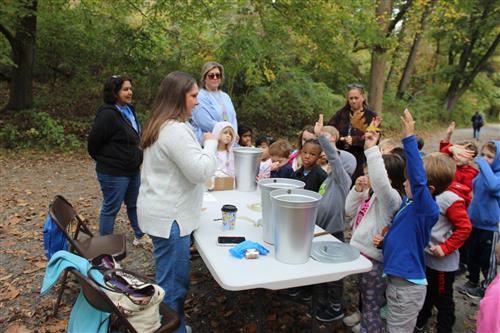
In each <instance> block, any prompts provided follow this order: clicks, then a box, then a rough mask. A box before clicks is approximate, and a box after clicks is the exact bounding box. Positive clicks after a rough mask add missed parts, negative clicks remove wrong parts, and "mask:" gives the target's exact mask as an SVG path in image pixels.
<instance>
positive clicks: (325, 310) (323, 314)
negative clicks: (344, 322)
mask: <svg viewBox="0 0 500 333" xmlns="http://www.w3.org/2000/svg"><path fill="white" fill-rule="evenodd" d="M342 318H344V312H342V307H341V306H340V305H337V306H334V305H331V304H329V305H327V306H321V305H320V306H319V307H318V310H317V311H316V319H317V320H319V321H322V322H325V323H329V322H332V321H335V320H339V319H342Z"/></svg>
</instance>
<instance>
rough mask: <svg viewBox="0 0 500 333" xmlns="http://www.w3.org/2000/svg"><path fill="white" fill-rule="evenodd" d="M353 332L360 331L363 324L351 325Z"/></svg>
mask: <svg viewBox="0 0 500 333" xmlns="http://www.w3.org/2000/svg"><path fill="white" fill-rule="evenodd" d="M351 332H352V333H359V332H361V324H359V323H358V324H356V325H354V326H353V327H351Z"/></svg>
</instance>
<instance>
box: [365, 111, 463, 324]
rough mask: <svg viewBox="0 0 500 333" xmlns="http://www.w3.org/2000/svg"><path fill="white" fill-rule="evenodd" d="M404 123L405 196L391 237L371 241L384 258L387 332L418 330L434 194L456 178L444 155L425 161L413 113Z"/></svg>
mask: <svg viewBox="0 0 500 333" xmlns="http://www.w3.org/2000/svg"><path fill="white" fill-rule="evenodd" d="M401 119H402V124H403V126H402V127H403V135H404V138H403V140H402V141H403V146H404V150H405V154H406V173H407V175H408V177H407V180H406V181H405V183H404V185H405V192H406V197H405V198H404V199H403V204H402V205H401V208H400V209H399V210H398V212H397V213H396V215H395V216H394V218H393V220H392V222H391V224H390V227H389V231H388V232H387V234H386V235H385V236H384V235H383V234H379V235H377V236H375V237H374V239H373V245H374V246H376V247H379V246H382V254H383V256H384V274H385V275H386V276H387V290H386V298H387V310H388V313H387V332H389V333H400V332H413V330H414V329H415V324H416V321H417V315H418V313H419V311H420V309H421V308H422V305H423V304H424V300H425V294H426V285H427V280H426V276H425V258H424V257H425V256H424V249H425V247H426V246H427V245H428V244H429V240H430V235H431V230H432V227H433V226H434V224H436V221H437V220H438V218H439V206H438V205H437V203H436V200H435V196H437V195H439V194H441V193H442V192H443V191H445V190H446V188H447V187H448V186H449V185H450V184H451V182H452V180H453V175H454V174H455V165H454V164H453V161H452V160H451V159H450V158H449V157H448V156H446V155H444V154H441V153H435V154H429V155H427V156H425V158H424V159H423V160H422V157H421V156H420V154H419V153H418V148H417V139H416V136H415V134H414V128H415V122H414V120H413V117H412V116H411V113H410V111H408V110H407V109H406V110H405V111H404V114H403V116H402V117H401Z"/></svg>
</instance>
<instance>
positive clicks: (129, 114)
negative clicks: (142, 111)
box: [116, 104, 139, 133]
mask: <svg viewBox="0 0 500 333" xmlns="http://www.w3.org/2000/svg"><path fill="white" fill-rule="evenodd" d="M116 107H117V108H118V110H120V112H121V113H122V114H123V115H124V116H125V118H127V119H128V121H129V122H130V125H132V127H133V128H134V129H135V131H136V132H137V133H139V124H137V121H136V119H135V117H134V113H133V112H132V110H131V109H130V107H129V106H128V105H124V106H121V105H118V104H116Z"/></svg>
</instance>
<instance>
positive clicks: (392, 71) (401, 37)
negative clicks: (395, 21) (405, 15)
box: [384, 21, 405, 89]
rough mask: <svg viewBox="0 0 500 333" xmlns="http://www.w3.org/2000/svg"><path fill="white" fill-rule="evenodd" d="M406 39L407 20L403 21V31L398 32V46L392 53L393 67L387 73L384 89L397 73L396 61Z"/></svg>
mask: <svg viewBox="0 0 500 333" xmlns="http://www.w3.org/2000/svg"><path fill="white" fill-rule="evenodd" d="M404 39H405V21H403V26H402V27H401V31H400V32H399V34H398V46H396V50H394V53H393V54H392V60H391V67H390V68H389V74H387V79H385V86H384V89H388V88H389V85H390V84H391V82H390V81H391V79H392V77H393V76H394V75H395V72H396V63H397V62H398V59H399V55H400V53H401V49H402V48H403V45H404Z"/></svg>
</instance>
